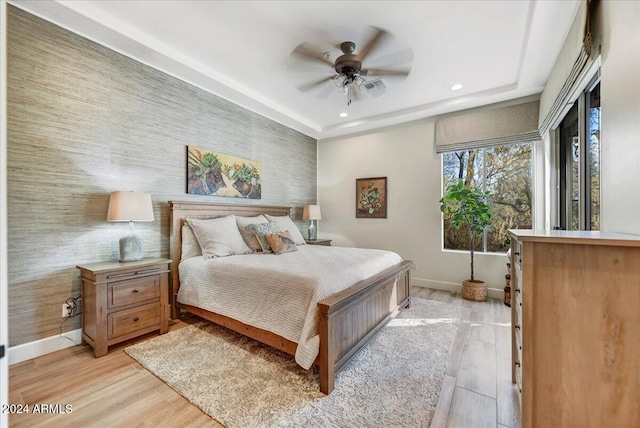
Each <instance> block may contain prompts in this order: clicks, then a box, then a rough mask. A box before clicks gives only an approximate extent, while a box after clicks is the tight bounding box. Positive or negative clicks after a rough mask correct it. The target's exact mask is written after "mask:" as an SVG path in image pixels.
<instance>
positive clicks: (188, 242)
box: [180, 223, 202, 261]
mask: <svg viewBox="0 0 640 428" xmlns="http://www.w3.org/2000/svg"><path fill="white" fill-rule="evenodd" d="M201 255H202V250H201V249H200V244H198V240H197V239H196V235H194V234H193V229H192V228H191V226H189V223H185V224H183V225H182V252H181V255H180V261H182V260H187V259H190V258H191V257H197V256H201Z"/></svg>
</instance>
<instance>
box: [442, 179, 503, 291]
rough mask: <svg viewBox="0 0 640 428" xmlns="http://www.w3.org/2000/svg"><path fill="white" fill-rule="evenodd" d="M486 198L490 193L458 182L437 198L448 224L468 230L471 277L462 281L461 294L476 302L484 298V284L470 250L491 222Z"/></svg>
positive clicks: (472, 250)
mask: <svg viewBox="0 0 640 428" xmlns="http://www.w3.org/2000/svg"><path fill="white" fill-rule="evenodd" d="M489 198H490V193H489V192H483V191H482V190H481V189H479V188H477V187H466V186H465V185H464V183H463V182H462V181H459V182H458V183H457V184H450V185H448V186H447V188H446V191H445V194H444V197H443V198H442V199H440V211H442V213H444V214H448V215H450V219H451V225H452V226H453V227H454V228H455V229H460V228H465V229H466V230H467V231H468V233H469V250H470V253H471V278H470V279H469V280H466V281H462V297H463V298H465V299H468V300H475V301H477V302H484V301H486V300H487V285H486V284H485V282H484V281H481V280H478V279H476V278H475V277H474V276H473V252H474V249H475V242H476V241H475V238H476V236H478V235H481V234H482V233H483V232H484V230H485V228H486V227H487V226H489V225H490V224H491V217H492V216H493V209H492V207H491V203H490V199H489Z"/></svg>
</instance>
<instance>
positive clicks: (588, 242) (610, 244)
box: [509, 230, 640, 428]
mask: <svg viewBox="0 0 640 428" xmlns="http://www.w3.org/2000/svg"><path fill="white" fill-rule="evenodd" d="M509 233H510V235H511V252H512V263H511V290H512V305H511V314H512V315H511V320H512V358H513V364H512V380H513V382H514V383H517V384H518V389H519V391H520V400H521V410H522V427H523V428H528V427H605V426H608V427H632V426H633V427H635V426H638V425H637V424H638V423H639V422H638V421H640V236H635V235H623V234H613V233H601V232H567V231H531V230H510V231H509Z"/></svg>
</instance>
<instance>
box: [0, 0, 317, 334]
mask: <svg viewBox="0 0 640 428" xmlns="http://www.w3.org/2000/svg"><path fill="white" fill-rule="evenodd" d="M8 21H9V23H8V30H9V34H8V36H9V40H8V74H9V79H8V94H7V95H8V174H7V175H8V226H9V227H8V241H9V242H8V256H9V266H8V268H9V269H8V274H9V340H10V345H11V346H15V345H19V344H22V343H25V342H30V341H33V340H36V339H41V338H45V337H50V336H54V335H57V334H58V333H59V328H60V323H61V321H62V318H61V305H62V304H63V303H64V301H65V299H67V298H68V297H72V296H78V295H79V294H80V293H79V289H80V281H79V274H78V271H77V269H75V266H76V265H77V264H82V263H89V262H97V261H104V260H113V259H117V257H118V240H119V238H120V237H121V236H122V235H123V234H124V233H125V232H126V230H127V225H126V224H121V223H107V222H106V213H107V206H108V200H109V194H110V192H111V191H114V190H133V191H144V192H149V193H151V195H152V198H153V202H154V212H155V218H156V220H155V221H154V222H152V223H137V224H136V230H137V231H138V232H139V233H140V234H141V235H142V238H143V240H144V245H145V250H144V254H145V255H146V256H168V255H169V209H168V204H167V201H169V200H206V201H217V202H226V203H259V204H265V205H267V204H268V205H293V206H294V207H301V206H302V205H304V204H306V203H314V202H315V200H316V140H314V139H312V138H310V137H308V136H305V135H303V134H300V133H299V132H297V131H294V130H292V129H289V128H286V127H285V126H282V125H280V124H278V123H275V122H273V121H271V120H269V119H266V118H264V117H262V116H259V115H257V114H255V113H252V112H251V111H248V110H246V109H244V108H242V107H239V106H237V105H235V104H232V103H230V102H227V101H225V100H223V99H221V98H219V97H217V96H215V95H212V94H210V93H207V92H205V91H203V90H201V89H199V88H196V87H194V86H191V85H189V84H187V83H184V82H181V81H179V80H177V79H175V78H173V77H170V76H168V75H166V74H163V73H161V72H159V71H157V70H154V69H152V68H150V67H148V66H145V65H142V64H140V63H138V62H136V61H134V60H132V59H130V58H127V57H125V56H122V55H120V54H117V53H115V52H113V51H111V50H109V49H107V48H105V47H103V46H100V45H97V44H95V43H93V42H91V41H88V40H86V39H83V38H82V37H80V36H78V35H75V34H73V33H70V32H68V31H66V30H63V29H61V28H60V27H57V26H55V25H53V24H51V23H49V22H46V21H43V20H41V19H38V18H36V17H34V16H32V15H29V14H28V13H26V12H23V11H21V10H19V9H16V8H14V7H11V6H10V7H9V15H8ZM188 145H194V146H197V147H202V148H206V149H213V150H218V151H220V152H222V153H226V154H230V155H235V156H240V157H243V158H247V159H251V160H257V161H260V162H261V166H262V179H263V183H262V199H261V200H252V201H249V200H241V199H231V198H216V197H206V196H201V197H198V196H192V195H187V194H186V147H187V146H188ZM300 211H301V210H299V209H298V210H296V215H297V216H298V217H300ZM306 223H307V222H301V221H300V222H299V224H300V225H301V226H302V225H303V224H306ZM302 228H304V227H302ZM78 326H79V318H76V319H73V320H72V321H71V322H68V323H67V324H65V326H64V330H70V329H74V328H78Z"/></svg>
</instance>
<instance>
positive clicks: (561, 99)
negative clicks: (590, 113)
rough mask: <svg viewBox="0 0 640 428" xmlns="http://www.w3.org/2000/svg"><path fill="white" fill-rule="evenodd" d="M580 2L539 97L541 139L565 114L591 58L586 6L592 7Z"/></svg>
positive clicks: (588, 15)
mask: <svg viewBox="0 0 640 428" xmlns="http://www.w3.org/2000/svg"><path fill="white" fill-rule="evenodd" d="M594 4H595V1H593V0H592V1H591V4H589V3H588V2H587V0H584V1H583V2H581V3H580V6H579V8H578V12H577V13H576V16H575V18H574V20H573V23H572V24H571V28H570V29H569V33H568V35H567V38H566V39H565V41H564V44H563V46H562V49H561V50H560V54H559V55H558V58H557V59H556V62H555V64H554V66H553V69H552V70H551V75H550V76H549V80H547V84H546V85H545V88H544V91H543V92H542V95H541V96H540V123H539V128H540V134H541V135H544V134H545V133H546V132H547V131H548V130H549V129H550V128H551V127H552V126H553V125H554V122H555V121H557V120H558V119H559V118H560V117H561V116H563V115H564V114H565V111H566V108H567V105H569V106H570V104H572V102H573V100H572V99H571V97H572V95H573V93H574V92H575V89H576V86H577V85H578V83H579V82H580V81H581V79H582V77H583V72H584V71H585V70H586V69H587V68H588V66H587V64H588V62H589V58H590V57H591V49H592V41H591V32H590V31H589V20H590V11H589V9H590V6H592V5H594Z"/></svg>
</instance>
